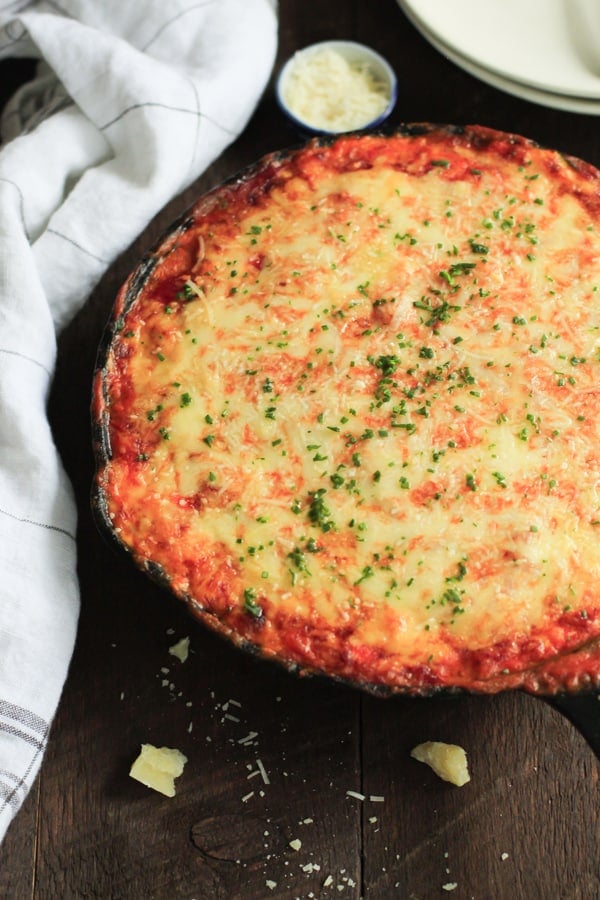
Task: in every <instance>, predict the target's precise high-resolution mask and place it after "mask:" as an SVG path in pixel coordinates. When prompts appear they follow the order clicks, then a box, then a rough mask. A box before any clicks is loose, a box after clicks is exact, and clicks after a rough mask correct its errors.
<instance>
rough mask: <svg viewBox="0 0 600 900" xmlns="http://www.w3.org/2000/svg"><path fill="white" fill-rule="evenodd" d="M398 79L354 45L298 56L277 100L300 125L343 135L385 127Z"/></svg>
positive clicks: (319, 47) (330, 45) (325, 46)
mask: <svg viewBox="0 0 600 900" xmlns="http://www.w3.org/2000/svg"><path fill="white" fill-rule="evenodd" d="M395 92H396V79H395V76H394V73H393V71H392V70H391V69H390V67H389V66H388V64H387V63H386V62H385V60H384V59H383V58H382V57H380V56H379V54H376V53H375V52H374V51H372V50H370V49H369V48H368V47H363V46H362V45H360V44H354V43H353V42H351V41H326V42H323V43H322V44H316V45H314V46H313V47H308V48H306V49H304V50H301V51H299V52H297V53H296V54H295V55H294V56H293V57H292V58H291V59H290V60H289V62H288V63H287V64H286V65H285V66H284V68H283V69H282V71H281V74H280V77H279V81H278V97H279V101H280V103H281V105H282V106H283V108H284V110H285V111H286V112H287V113H288V114H290V115H291V116H292V118H293V119H295V120H296V121H297V122H298V123H300V124H301V125H303V126H305V127H307V128H309V129H310V130H313V131H317V132H326V133H331V134H334V133H335V134H339V133H343V132H349V131H356V130H359V129H362V128H365V127H369V126H373V125H376V124H380V123H381V122H382V121H383V119H384V118H385V117H386V116H387V115H388V114H389V113H390V112H391V110H392V108H393V106H394V103H395V99H396V98H395Z"/></svg>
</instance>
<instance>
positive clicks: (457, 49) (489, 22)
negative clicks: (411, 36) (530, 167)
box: [398, 0, 600, 115]
mask: <svg viewBox="0 0 600 900" xmlns="http://www.w3.org/2000/svg"><path fill="white" fill-rule="evenodd" d="M398 4H399V6H400V7H401V9H402V10H403V11H404V13H405V14H406V16H407V17H408V18H409V19H410V21H411V22H412V23H413V25H414V26H415V27H416V28H417V29H418V30H419V31H420V32H421V34H422V35H423V36H424V37H425V38H426V39H427V40H428V41H429V42H430V43H431V44H432V45H433V46H434V47H435V48H436V49H437V50H439V51H440V53H442V54H443V55H444V56H446V57H447V58H448V59H449V60H451V61H452V62H453V63H455V64H456V65H458V66H460V67H461V68H462V69H464V70H465V71H466V72H469V73H470V74H471V75H474V76H475V77H476V78H480V79H481V80H482V81H485V82H487V83H488V84H491V85H492V86H493V87H496V88H500V89H501V90H503V91H506V92H507V93H509V94H513V95H515V96H517V97H521V98H523V99H525V100H530V101H532V102H534V103H540V104H542V105H543V106H550V107H552V108H554V109H563V110H568V111H570V112H578V113H587V114H588V115H600V2H598V0H398Z"/></svg>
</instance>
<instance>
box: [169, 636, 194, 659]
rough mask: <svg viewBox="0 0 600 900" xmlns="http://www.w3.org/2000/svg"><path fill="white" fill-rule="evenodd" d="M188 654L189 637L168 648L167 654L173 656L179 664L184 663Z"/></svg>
mask: <svg viewBox="0 0 600 900" xmlns="http://www.w3.org/2000/svg"><path fill="white" fill-rule="evenodd" d="M189 652H190V639H189V637H184V638H181V640H180V641H177V643H176V644H173V646H172V647H169V653H170V654H171V656H175V657H176V658H177V659H178V660H179V661H180V662H182V663H184V662H185V661H186V659H187V658H188V655H189Z"/></svg>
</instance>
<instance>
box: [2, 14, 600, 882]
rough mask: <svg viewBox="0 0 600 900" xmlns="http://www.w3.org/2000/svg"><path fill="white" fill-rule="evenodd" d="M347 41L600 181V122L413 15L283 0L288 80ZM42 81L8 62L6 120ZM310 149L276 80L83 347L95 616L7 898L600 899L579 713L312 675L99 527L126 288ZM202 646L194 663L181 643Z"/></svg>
mask: <svg viewBox="0 0 600 900" xmlns="http://www.w3.org/2000/svg"><path fill="white" fill-rule="evenodd" d="M249 2H250V0H249ZM484 5H485V4H483V6H484ZM334 37H344V38H351V39H355V40H360V41H363V42H365V43H368V44H371V45H372V46H373V47H375V48H376V49H377V50H379V51H380V52H381V53H383V54H384V55H385V56H386V57H387V58H388V59H389V60H390V62H391V63H392V65H393V66H394V68H395V69H396V72H397V74H398V77H399V81H400V96H399V101H398V105H397V109H396V112H395V114H394V120H393V121H394V122H395V123H399V122H414V121H433V122H440V123H441V122H444V123H446V122H448V123H456V124H467V123H478V124H483V125H489V126H492V127H495V128H500V129H503V130H506V131H513V132H518V133H521V134H525V135H527V136H528V137H531V138H534V139H535V140H537V141H539V142H540V143H542V144H545V145H547V146H551V147H556V148H557V149H560V150H562V151H564V152H568V153H571V154H574V155H577V156H581V157H583V158H584V159H586V160H588V161H589V162H592V163H594V164H596V165H600V127H599V126H600V119H598V118H595V117H591V116H583V115H577V114H571V113H566V112H560V111H555V110H552V109H546V108H543V107H541V106H536V105H533V104H531V103H528V102H526V101H521V100H518V99H516V98H514V97H510V96H508V95H506V94H503V93H501V92H499V91H497V90H495V89H493V88H491V87H488V86H487V85H485V84H483V83H482V82H479V81H477V80H475V79H474V78H472V77H471V76H469V75H467V74H466V73H465V72H463V71H462V70H460V69H458V68H457V67H456V66H455V65H453V64H452V63H450V62H449V61H448V60H446V59H445V58H444V57H443V56H442V55H441V54H439V53H438V52H437V51H436V50H434V49H433V48H432V47H431V46H430V45H429V44H428V43H427V42H426V41H425V40H424V39H423V38H422V37H421V36H420V35H419V34H418V33H417V32H416V31H415V29H414V28H413V27H412V25H411V24H410V23H409V22H408V21H407V19H406V18H405V17H404V15H403V13H402V11H401V10H400V8H399V6H398V5H397V3H396V2H395V0H370V2H369V0H327V2H326V3H325V2H319V3H316V2H314V0H313V2H307V0H281V2H280V46H279V60H278V66H277V67H279V65H280V64H281V62H282V61H283V60H284V59H285V58H286V57H287V56H288V55H289V54H290V53H292V52H293V51H294V50H295V49H297V48H299V47H302V46H304V45H305V44H308V43H310V42H313V41H316V40H321V39H327V38H334ZM31 71H32V66H31V64H30V63H28V62H23V61H21V62H4V63H2V64H0V101H1V102H2V103H3V102H5V101H6V99H7V98H8V97H9V95H10V93H11V91H12V89H13V88H14V87H15V86H16V85H17V84H18V83H19V82H20V81H22V80H23V79H24V78H26V77H27V76H28V75H30V74H31ZM299 140H300V136H299V135H298V134H297V133H296V132H295V131H294V130H293V129H292V128H291V126H290V125H288V124H287V123H286V122H285V121H284V119H283V118H282V116H281V113H280V112H279V110H278V107H277V105H276V102H275V99H274V95H273V86H272V83H271V84H270V85H269V87H268V89H267V91H266V92H265V95H264V97H263V99H262V101H261V103H260V106H259V108H258V109H257V111H256V113H255V115H254V116H253V118H252V120H251V121H250V123H249V125H248V127H247V129H246V131H245V132H244V134H243V135H242V136H241V137H240V138H239V140H238V141H237V142H236V143H235V144H234V145H233V146H231V147H230V148H229V149H228V150H227V151H226V152H225V153H224V154H223V156H222V157H221V158H220V159H219V160H218V161H217V162H216V163H215V164H214V165H213V166H212V167H211V168H210V170H209V171H207V172H206V173H205V174H204V175H203V177H202V178H200V179H199V180H198V181H197V182H196V184H194V185H193V186H192V187H191V188H190V189H189V190H187V191H186V192H185V193H184V194H183V195H181V196H179V197H177V198H176V199H174V200H173V201H172V202H171V203H169V205H168V206H167V207H166V208H165V209H164V210H162V211H161V213H160V214H159V215H158V216H157V217H156V218H155V220H154V221H153V222H151V223H150V224H149V225H148V227H147V228H146V230H145V231H144V233H143V234H142V235H140V236H139V238H138V239H137V240H136V241H135V243H134V244H133V245H132V246H131V247H130V248H129V249H128V250H127V251H126V252H125V253H124V254H123V255H122V257H121V258H120V259H119V260H118V261H117V262H116V263H115V264H114V265H113V266H112V267H111V269H110V271H109V272H108V273H107V274H106V276H105V277H104V278H103V279H102V281H101V283H100V284H99V286H98V287H97V289H96V290H95V291H94V292H93V295H92V296H91V297H90V298H89V301H88V303H87V304H86V306H85V308H84V310H83V311H82V313H81V314H80V315H79V316H78V317H77V318H76V319H75V321H74V322H73V323H72V324H71V325H70V326H69V328H68V329H67V330H66V332H65V333H64V334H63V335H62V337H61V339H60V348H59V361H58V368H57V373H56V378H55V382H54V388H53V392H52V396H51V401H50V417H51V423H52V427H53V431H54V435H55V439H56V442H57V445H58V447H59V450H60V452H61V454H62V457H63V460H64V463H65V466H66V468H67V471H68V472H69V474H70V476H71V479H72V482H73V486H74V490H75V495H76V498H77V503H78V508H79V529H78V549H79V562H78V565H79V577H80V583H81V619H80V626H79V634H78V640H77V645H76V649H75V654H74V657H73V661H72V665H71V669H70V675H69V678H68V681H67V684H66V686H65V690H64V694H63V697H62V701H61V704H60V707H59V710H58V714H57V716H56V719H55V722H54V724H53V728H52V731H51V735H50V741H49V745H48V750H47V753H46V756H45V759H44V762H43V765H42V768H41V772H40V774H39V776H38V778H37V781H36V783H35V785H34V788H33V790H32V791H31V793H30V795H29V797H28V798H27V800H26V802H25V805H24V807H23V808H22V810H21V812H20V813H19V815H18V817H17V818H16V820H15V821H14V823H13V824H12V826H11V828H10V829H9V832H8V834H7V837H6V839H5V841H4V843H3V845H2V847H0V897H3V898H4V897H6V898H11V900H12V898H15V900H21V898H35V900H42V898H44V900H45V898H79V897H86V898H87V897H90V898H133V900H137V898H140V900H141V898H144V900H145V898H157V900H163V898H165V900H167V898H186V900H192V898H195V900H204V898H241V900H259V898H260V900H262V898H270V897H273V898H296V897H298V898H323V900H326V898H330V897H342V898H359V897H364V898H373V900H379V898H388V897H390V898H393V897H399V898H406V900H409V898H411V900H412V898H414V900H417V898H418V900H428V898H443V897H446V896H451V897H454V898H461V900H463V898H464V900H466V898H477V900H489V898H494V900H496V898H498V900H503V898H507V900H514V898H524V900H536V898H540V900H545V898H549V900H554V898H561V900H562V898H585V900H593V898H597V897H599V896H600V853H599V838H600V830H599V819H600V812H599V811H600V792H599V789H598V774H599V765H598V761H597V759H596V757H595V755H594V754H593V752H592V750H591V749H590V747H589V746H588V744H587V743H586V741H585V740H584V739H583V737H582V736H581V735H580V734H579V732H578V731H577V730H576V729H575V728H574V727H573V725H572V724H571V723H570V722H569V721H568V719H567V718H565V717H564V716H563V715H561V714H560V713H559V712H558V711H557V710H556V709H554V708H552V707H551V706H550V705H548V704H547V703H545V702H543V701H541V700H536V699H534V698H531V697H528V696H526V695H522V694H506V695H501V696H497V697H492V698H485V697H474V696H463V697H456V698H452V699H448V698H444V699H442V698H436V699H430V700H415V699H394V700H379V699H376V698H374V697H370V696H363V695H361V694H359V693H358V692H356V691H353V690H351V689H349V688H346V687H343V686H340V685H337V684H334V683H329V682H327V681H325V680H321V679H316V678H312V679H301V678H297V677H293V676H290V675H288V674H287V673H285V672H284V671H282V670H280V669H279V668H277V667H275V666H274V665H271V664H268V663H265V662H258V661H256V660H255V659H253V658H251V657H249V656H246V655H244V654H243V653H242V652H240V651H238V650H235V649H233V648H232V647H230V646H229V645H228V644H226V643H225V642H224V641H222V640H221V639H220V638H218V637H216V636H214V635H212V634H209V633H207V632H206V631H205V630H203V629H202V628H201V627H200V626H199V625H198V624H196V623H194V622H192V621H191V619H189V618H188V616H187V614H186V612H185V610H184V609H183V608H182V606H180V605H179V604H178V603H177V602H176V601H174V600H172V599H171V598H170V597H168V596H167V595H166V594H165V593H163V592H162V591H161V590H160V589H159V588H158V587H156V586H155V585H153V584H152V583H151V582H149V581H148V580H147V579H146V578H145V577H144V576H143V575H141V574H140V573H139V572H137V571H136V570H134V568H133V567H132V564H131V563H130V562H129V561H128V560H124V559H122V558H121V557H118V556H116V555H115V554H114V552H113V550H112V549H111V548H110V547H108V546H107V545H105V543H104V542H103V540H102V538H101V537H100V536H99V534H98V532H97V530H96V528H95V526H94V523H93V521H92V518H91V514H90V507H89V493H90V484H91V479H92V471H93V459H92V452H91V440H90V423H89V405H90V385H91V378H92V372H93V367H94V361H95V354H96V348H97V345H98V343H99V340H100V337H101V334H102V330H103V327H104V324H105V322H106V320H107V318H108V315H109V312H110V309H111V306H112V303H113V300H114V297H115V294H116V292H117V290H118V288H119V287H120V285H121V283H122V282H123V280H124V279H125V277H126V275H127V274H128V272H129V270H130V269H131V268H132V267H133V265H134V263H135V262H136V261H137V259H138V257H139V256H140V255H141V254H142V252H143V251H144V250H145V249H147V247H148V246H149V245H150V244H151V243H152V242H153V241H154V239H155V238H156V237H158V235H159V234H160V233H161V232H162V231H163V230H164V228H166V227H167V226H168V225H169V224H170V223H171V221H173V220H174V219H175V218H176V217H177V216H178V215H179V213H181V212H182V211H183V210H184V209H185V208H186V207H187V206H189V205H190V204H191V202H192V201H193V199H194V198H195V197H197V196H198V195H199V194H201V193H202V192H203V191H205V190H206V189H208V188H210V187H212V186H214V185H216V184H217V183H218V182H220V181H221V180H222V179H224V178H226V177H229V176H230V175H232V174H233V173H234V172H236V171H237V170H239V169H240V168H242V167H243V166H245V165H247V164H250V163H251V162H253V161H255V160H256V159H257V158H258V157H259V156H261V155H262V154H263V153H266V152H269V151H271V150H275V149H278V148H282V147H286V146H290V145H293V144H297V143H298V142H299ZM124 213H125V214H126V211H124ZM0 252H1V251H0ZM184 636H189V638H190V646H191V654H190V656H189V658H188V660H187V661H186V662H185V663H183V664H182V663H180V662H179V661H178V660H177V659H175V658H174V657H173V656H172V655H170V654H169V647H170V646H172V645H173V644H174V643H175V642H176V641H177V640H178V639H180V638H182V637H184ZM423 740H443V741H448V742H452V743H458V744H461V745H462V746H463V747H465V748H466V750H467V753H468V756H469V762H470V769H471V774H472V780H471V782H470V783H469V784H467V785H466V786H465V787H463V788H456V787H453V786H451V785H448V784H446V783H445V782H443V781H441V780H440V779H438V778H437V777H436V776H435V775H434V774H433V773H432V772H431V771H430V770H429V769H428V768H427V767H425V766H423V765H421V764H419V763H417V762H416V761H414V760H413V759H411V757H410V750H411V748H412V747H413V746H414V745H415V744H417V743H419V742H420V741H423ZM142 743H153V744H157V745H167V746H171V747H177V748H179V749H180V750H181V751H182V752H183V753H185V755H186V756H187V757H188V760H189V762H188V764H187V766H186V768H185V771H184V774H183V776H182V777H181V778H180V779H179V781H178V790H177V795H176V797H174V798H173V799H167V798H163V797H161V796H160V795H159V794H156V793H154V792H152V791H150V790H148V789H147V788H145V787H143V786H142V785H140V784H138V783H137V782H135V781H133V780H132V779H131V778H129V776H128V771H129V767H130V765H131V763H132V761H133V759H134V758H135V756H136V755H137V753H138V751H139V747H140V745H141V744H142ZM349 791H352V792H355V793H356V794H358V795H361V796H364V798H365V799H364V800H361V799H358V798H357V797H354V796H352V795H349V794H348V792H349Z"/></svg>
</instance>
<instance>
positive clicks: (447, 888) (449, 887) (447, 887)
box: [442, 881, 458, 891]
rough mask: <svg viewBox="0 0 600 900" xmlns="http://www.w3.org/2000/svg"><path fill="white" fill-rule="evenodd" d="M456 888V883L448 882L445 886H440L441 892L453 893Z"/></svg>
mask: <svg viewBox="0 0 600 900" xmlns="http://www.w3.org/2000/svg"><path fill="white" fill-rule="evenodd" d="M457 887H458V882H457V881H448V882H447V883H446V884H443V885H442V890H443V891H455V890H456V888H457Z"/></svg>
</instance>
